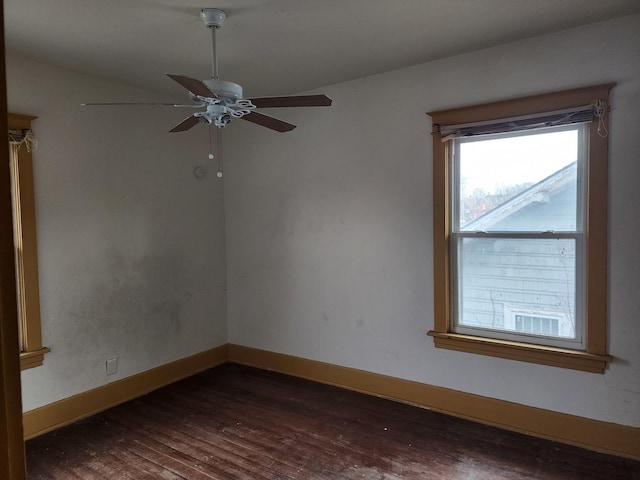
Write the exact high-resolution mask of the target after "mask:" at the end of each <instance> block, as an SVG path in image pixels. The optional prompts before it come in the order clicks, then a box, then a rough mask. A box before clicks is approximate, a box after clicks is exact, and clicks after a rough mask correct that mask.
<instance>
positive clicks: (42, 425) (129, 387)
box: [22, 345, 229, 440]
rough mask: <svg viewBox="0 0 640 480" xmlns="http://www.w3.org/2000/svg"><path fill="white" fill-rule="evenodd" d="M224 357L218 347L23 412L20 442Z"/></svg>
mask: <svg viewBox="0 0 640 480" xmlns="http://www.w3.org/2000/svg"><path fill="white" fill-rule="evenodd" d="M228 357H229V354H228V346H227V345H221V346H220V347H216V348H213V349H211V350H206V351H204V352H201V353H198V354H196V355H192V356H190V357H187V358H183V359H180V360H177V361H175V362H171V363H168V364H166V365H162V366H160V367H157V368H153V369H151V370H147V371H146V372H142V373H139V374H137V375H133V376H131V377H127V378H124V379H122V380H118V381H116V382H113V383H109V384H107V385H104V386H102V387H98V388H95V389H93V390H90V391H88V392H84V393H80V394H78V395H74V396H72V397H69V398H65V399H63V400H60V401H58V402H54V403H51V404H49V405H45V406H43V407H40V408H36V409H35V410H30V411H28V412H24V414H23V415H22V422H23V427H24V438H25V440H27V439H29V438H33V437H36V436H38V435H41V434H43V433H46V432H49V431H51V430H54V429H56V428H58V427H62V426H63V425H67V424H69V423H72V422H75V421H76V420H80V419H81V418H85V417H88V416H91V415H94V414H96V413H98V412H101V411H103V410H106V409H107V408H110V407H113V406H115V405H118V404H120V403H123V402H126V401H128V400H131V399H133V398H136V397H139V396H141V395H144V394H146V393H149V392H151V391H153V390H156V389H158V388H160V387H163V386H165V385H169V384H170V383H173V382H176V381H178V380H182V379H183V378H186V377H189V376H191V375H194V374H196V373H199V372H202V371H204V370H207V369H208V368H212V367H215V366H216V365H220V364H222V363H225V362H226V361H227V360H228Z"/></svg>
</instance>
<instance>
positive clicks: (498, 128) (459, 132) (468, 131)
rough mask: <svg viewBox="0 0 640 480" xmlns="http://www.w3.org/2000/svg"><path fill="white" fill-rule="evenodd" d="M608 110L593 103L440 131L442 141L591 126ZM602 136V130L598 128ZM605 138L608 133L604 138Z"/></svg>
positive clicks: (600, 104) (468, 124) (604, 105)
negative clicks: (584, 124) (553, 128)
mask: <svg viewBox="0 0 640 480" xmlns="http://www.w3.org/2000/svg"><path fill="white" fill-rule="evenodd" d="M605 110H606V103H605V102H603V101H602V100H597V101H594V102H593V103H591V104H589V105H584V106H580V107H574V108H568V109H563V110H556V111H552V112H543V113H538V114H533V115H523V116H519V117H510V118H502V119H496V120H488V121H482V122H473V123H462V124H457V125H440V126H439V131H440V135H441V139H442V141H443V142H446V141H448V140H452V139H455V138H461V137H470V136H476V135H490V134H493V133H508V132H520V131H524V130H530V129H533V128H542V127H555V126H559V125H570V124H574V123H589V122H592V121H594V120H595V119H596V118H600V119H601V118H602V116H603V115H604V112H605ZM598 131H599V133H600V129H598ZM603 136H606V133H605V134H604V135H603Z"/></svg>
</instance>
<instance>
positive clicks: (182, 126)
mask: <svg viewBox="0 0 640 480" xmlns="http://www.w3.org/2000/svg"><path fill="white" fill-rule="evenodd" d="M199 123H200V119H199V118H198V117H194V116H193V115H191V116H190V117H187V118H185V119H184V120H183V121H181V122H180V123H179V124H178V125H176V126H175V127H173V128H172V129H171V130H169V131H170V132H184V131H185V130H189V129H190V128H192V127H195V126H196V125H197V124H199Z"/></svg>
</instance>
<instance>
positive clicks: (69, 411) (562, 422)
mask: <svg viewBox="0 0 640 480" xmlns="http://www.w3.org/2000/svg"><path fill="white" fill-rule="evenodd" d="M227 361H231V362H235V363H240V364H244V365H251V366H254V367H258V368H263V369H266V370H273V371H277V372H281V373H285V374H288V375H294V376H296V377H301V378H306V379H309V380H313V381H316V382H321V383H326V384H329V385H335V386H338V387H342V388H346V389H349V390H354V391H358V392H362V393H366V394H369V395H376V396H380V397H384V398H389V399H392V400H397V401H401V402H405V403H410V404H412V405H417V406H420V407H424V408H428V409H430V410H435V411H438V412H442V413H446V414H449V415H453V416H456V417H460V418H465V419H468V420H473V421H475V422H480V423H484V424H486V425H492V426H496V427H500V428H504V429H506V430H512V431H516V432H520V433H525V434H529V435H534V436H536V437H540V438H546V439H549V440H554V441H558V442H562V443H567V444H570V445H576V446H578V447H582V448H586V449H589V450H594V451H597V452H603V453H608V454H612V455H618V456H621V457H626V458H632V459H635V460H640V428H634V427H629V426H625V425H618V424H615V423H609V422H602V421H599V420H593V419H589V418H583V417H577V416H575V415H567V414H564V413H558V412H553V411H550V410H543V409H540V408H535V407H528V406H525V405H520V404H517V403H512V402H506V401H504V400H497V399H494V398H488V397H482V396H479V395H474V394H470V393H464V392H459V391H456V390H450V389H447V388H441V387H434V386H431V385H426V384H423V383H418V382H413V381H410V380H403V379H399V378H394V377H389V376H385V375H380V374H377V373H371V372H366V371H363V370H356V369H352V368H347V367H341V366H338V365H332V364H329V363H323V362H318V361H315V360H308V359H304V358H300V357H294V356H290V355H283V354H279V353H274V352H269V351H265V350H258V349H255V348H250V347H244V346H240V345H222V346H220V347H217V348H214V349H212V350H207V351H205V352H202V353H199V354H196V355H193V356H191V357H187V358H184V359H181V360H178V361H175V362H172V363H169V364H167V365H163V366H160V367H157V368H154V369H152V370H148V371H146V372H142V373H139V374H137V375H133V376H131V377H128V378H125V379H122V380H119V381H117V382H113V383H110V384H108V385H104V386H102V387H99V388H96V389H94V390H90V391H88V392H84V393H81V394H78V395H74V396H73V397H69V398H66V399H64V400H60V401H58V402H55V403H52V404H49V405H45V406H43V407H40V408H37V409H35V410H31V411H28V412H25V413H24V414H23V425H24V436H25V439H29V438H33V437H36V436H38V435H41V434H43V433H46V432H48V431H51V430H54V429H56V428H58V427H61V426H63V425H67V424H69V423H72V422H74V421H76V420H79V419H81V418H85V417H88V416H90V415H93V414H95V413H98V412H101V411H103V410H106V409H107V408H110V407H113V406H115V405H118V404H120V403H123V402H126V401H127V400H131V399H133V398H136V397H139V396H141V395H144V394H146V393H148V392H151V391H153V390H156V389H158V388H160V387H163V386H165V385H168V384H170V383H173V382H175V381H178V380H181V379H183V378H186V377H188V376H190V375H193V374H195V373H198V372H201V371H203V370H206V369H208V368H212V367H214V366H216V365H220V364H222V363H225V362H227Z"/></svg>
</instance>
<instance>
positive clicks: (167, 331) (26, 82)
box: [7, 58, 227, 411]
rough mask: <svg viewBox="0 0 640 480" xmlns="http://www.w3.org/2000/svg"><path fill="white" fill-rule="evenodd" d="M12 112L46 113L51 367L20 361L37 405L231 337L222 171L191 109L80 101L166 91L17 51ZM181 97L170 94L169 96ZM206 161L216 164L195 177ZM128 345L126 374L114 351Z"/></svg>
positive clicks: (27, 406) (41, 201)
mask: <svg viewBox="0 0 640 480" xmlns="http://www.w3.org/2000/svg"><path fill="white" fill-rule="evenodd" d="M7 77H8V78H7V82H8V101H9V111H11V112H16V113H25V114H30V115H35V116H38V119H37V120H36V121H35V122H34V124H33V127H34V131H35V134H36V136H37V138H38V141H39V147H38V150H37V151H36V152H35V153H34V156H33V159H34V169H35V191H36V199H35V200H36V215H37V229H38V252H39V266H40V301H41V310H42V326H43V341H44V344H45V345H46V346H48V347H50V348H51V353H49V354H47V355H46V356H45V363H44V365H43V366H42V367H38V368H34V369H30V370H26V371H24V372H23V373H22V389H23V404H24V405H23V407H24V410H25V411H26V410H31V409H33V408H36V407H38V406H41V405H44V404H47V403H50V402H53V401H56V400H59V399H61V398H65V397H68V396H71V395H74V394H76V393H80V392H83V391H86V390H89V389H91V388H95V387H97V386H100V385H103V384H105V383H107V382H110V381H113V380H117V379H120V378H124V377H126V376H129V375H132V374H135V373H138V372H141V371H144V370H147V369H149V368H153V367H156V366H158V365H162V364H164V363H167V362H170V361H173V360H176V359H179V358H182V357H185V356H188V355H192V354H195V353H198V352H201V351H203V350H206V349H209V348H212V347H215V346H217V345H220V344H224V343H226V341H227V323H226V293H225V281H226V271H225V250H224V205H223V189H222V183H221V182H220V181H219V180H218V179H217V178H216V176H215V169H214V166H213V165H207V164H208V163H211V162H210V161H209V160H208V158H207V154H208V153H209V151H208V140H209V136H208V132H207V130H206V129H205V128H202V129H194V130H193V131H190V132H187V133H182V134H169V133H167V131H168V130H169V129H170V128H171V127H172V126H173V125H175V124H177V123H178V122H179V121H180V120H182V118H183V117H184V116H186V114H187V113H186V112H184V111H182V110H180V111H177V110H174V109H170V108H169V109H167V110H163V109H162V108H161V107H159V108H156V107H140V108H128V107H122V108H118V107H105V108H88V107H84V108H83V107H80V103H82V102H96V101H154V100H155V101H158V100H160V101H167V99H166V98H162V97H158V96H154V95H152V94H150V93H148V92H143V91H141V90H135V89H133V88H129V87H125V86H122V85H117V84H113V83H109V82H106V81H103V80H99V79H96V78H90V77H86V76H82V75H78V74H75V73H72V72H69V71H65V70H60V69H57V68H53V67H49V66H45V65H40V64H36V63H32V62H28V61H25V60H22V59H18V58H9V59H8V60H7ZM170 101H173V99H171V100H170ZM196 165H206V166H208V167H210V170H209V175H208V176H207V177H206V178H205V179H203V180H198V179H196V178H195V177H194V175H193V169H194V167H195V166H196ZM112 357H117V358H118V361H119V366H118V367H119V368H118V374H116V375H113V376H109V377H107V376H106V372H105V360H106V359H107V358H112Z"/></svg>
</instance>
